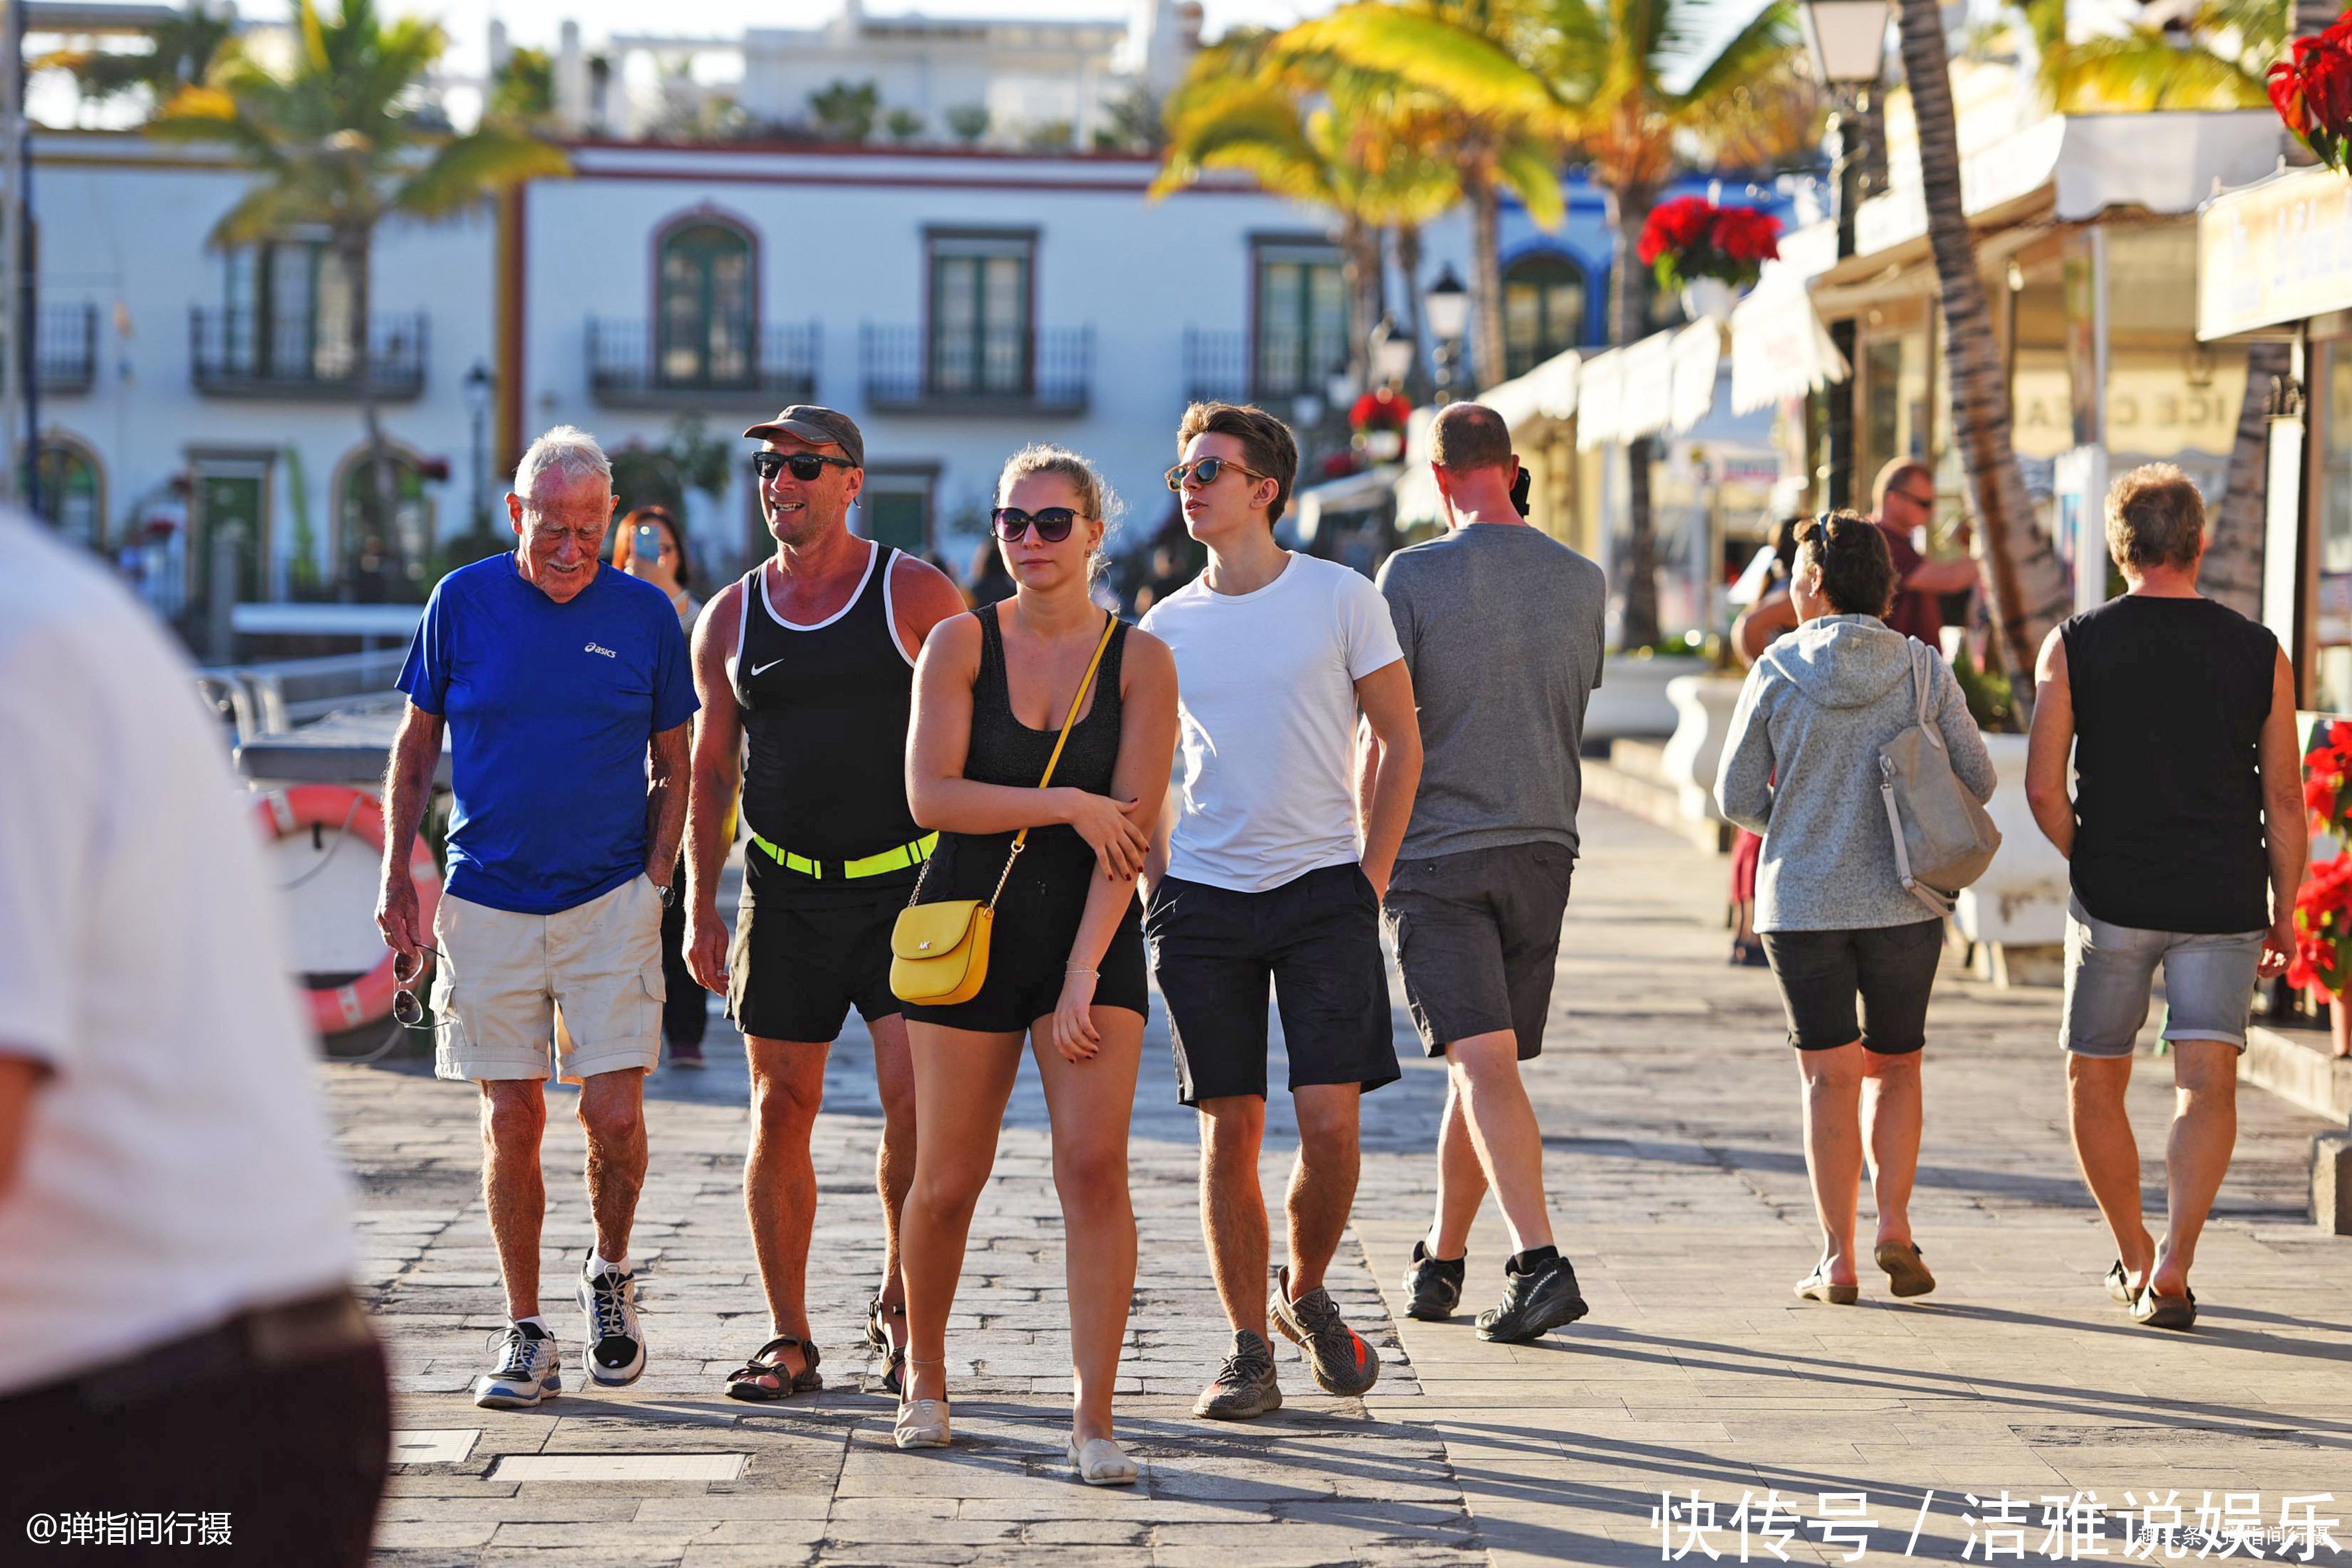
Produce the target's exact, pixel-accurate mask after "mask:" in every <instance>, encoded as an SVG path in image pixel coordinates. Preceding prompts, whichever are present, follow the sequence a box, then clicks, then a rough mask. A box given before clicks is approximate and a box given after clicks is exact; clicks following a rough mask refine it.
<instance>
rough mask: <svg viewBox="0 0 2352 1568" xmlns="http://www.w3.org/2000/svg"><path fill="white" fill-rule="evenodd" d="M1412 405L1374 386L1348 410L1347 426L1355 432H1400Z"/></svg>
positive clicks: (1385, 388) (1381, 387) (1388, 391)
mask: <svg viewBox="0 0 2352 1568" xmlns="http://www.w3.org/2000/svg"><path fill="white" fill-rule="evenodd" d="M1410 413H1412V405H1411V404H1409V403H1407V402H1406V401H1405V400H1404V399H1403V398H1402V397H1399V396H1398V395H1396V394H1395V393H1394V392H1393V391H1391V390H1390V389H1389V388H1388V387H1385V386H1376V387H1374V388H1372V390H1371V391H1370V392H1368V393H1366V394H1364V395H1363V396H1361V397H1359V398H1358V399H1356V405H1355V406H1354V407H1352V408H1350V409H1349V410H1348V424H1349V427H1350V428H1352V429H1356V430H1402V429H1403V428H1404V418H1405V416H1406V415H1408V414H1410Z"/></svg>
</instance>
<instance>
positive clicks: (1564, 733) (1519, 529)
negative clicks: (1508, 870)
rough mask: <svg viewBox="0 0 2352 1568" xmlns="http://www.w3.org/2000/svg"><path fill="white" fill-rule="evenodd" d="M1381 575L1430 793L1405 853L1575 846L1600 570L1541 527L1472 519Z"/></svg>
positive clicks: (1420, 801) (1602, 606)
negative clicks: (1417, 720) (1416, 715)
mask: <svg viewBox="0 0 2352 1568" xmlns="http://www.w3.org/2000/svg"><path fill="white" fill-rule="evenodd" d="M1380 585H1381V593H1382V594H1383V595H1386V596H1387V598H1388V602H1389V614H1390V616H1391V617H1392V618H1393V619H1394V620H1395V622H1396V630H1397V640H1398V642H1399V643H1401V644H1402V645H1403V647H1404V658H1405V665H1406V667H1407V668H1409V669H1410V670H1411V671H1412V694H1413V700H1414V702H1415V704H1416V705H1417V706H1418V707H1419V709H1420V710H1421V744H1422V751H1423V763H1422V768H1421V793H1420V795H1418V796H1416V797H1415V799H1414V801H1413V804H1412V823H1411V825H1410V826H1407V827H1406V829H1405V835H1404V847H1403V850H1402V854H1404V855H1408V856H1412V855H1458V854H1462V853H1464V852H1465V851H1467V850H1472V849H1488V848H1494V847H1499V846H1502V845H1508V844H1564V845H1566V846H1568V847H1570V849H1573V848H1575V847H1576V842H1577V841H1576V807H1577V804H1578V802H1579V800H1580V798H1581V796H1582V795H1583V793H1584V775H1583V772H1582V770H1581V769H1580V767H1579V766H1578V763H1577V747H1578V745H1579V743H1580V742H1582V740H1583V738H1584V709H1585V704H1586V702H1587V701H1588V700H1590V699H1591V695H1592V689H1593V688H1595V687H1597V686H1599V685H1600V684H1601V639H1602V635H1603V633H1602V622H1603V617H1604V616H1605V614H1606V611H1607V605H1608V585H1607V583H1606V580H1605V579H1604V578H1603V576H1602V574H1601V568H1600V567H1598V566H1596V565H1594V564H1593V563H1591V562H1590V561H1588V560H1586V559H1585V558H1584V557H1583V556H1581V555H1579V554H1578V553H1577V552H1575V551H1573V550H1570V548H1568V546H1566V545H1564V544H1562V543H1560V542H1559V541H1558V540H1555V539H1553V538H1551V537H1550V536H1549V535H1548V534H1545V533H1543V532H1540V531H1538V530H1536V529H1533V528H1529V527H1527V526H1524V525H1521V524H1515V523H1503V522H1474V523H1469V524H1466V525H1465V526H1463V527H1461V528H1457V529H1455V530H1454V531H1453V532H1451V533H1448V534H1446V535H1444V537H1442V538H1438V539H1433V540H1431V541H1429V542H1427V543H1424V544H1416V545H1414V546H1412V548H1411V549H1409V550H1400V551H1398V552H1396V553H1395V554H1394V555H1391V556H1390V557H1389V559H1388V563H1387V564H1386V565H1384V566H1382V567H1381V575H1380Z"/></svg>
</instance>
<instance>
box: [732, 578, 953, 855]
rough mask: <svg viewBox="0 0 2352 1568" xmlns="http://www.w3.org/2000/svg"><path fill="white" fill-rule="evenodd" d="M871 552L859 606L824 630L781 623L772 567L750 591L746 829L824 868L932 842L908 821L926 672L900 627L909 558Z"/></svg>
mask: <svg viewBox="0 0 2352 1568" xmlns="http://www.w3.org/2000/svg"><path fill="white" fill-rule="evenodd" d="M869 548H871V550H872V551H873V555H872V558H871V559H870V561H869V562H868V563H867V565H866V576H865V578H864V579H863V580H862V581H861V582H859V584H857V588H856V591H855V592H854V593H852V594H851V595H850V596H849V603H848V604H846V605H843V606H842V607H841V609H840V610H839V611H838V612H837V613H835V615H833V616H828V617H827V618H826V619H824V620H823V621H820V622H818V623H817V624H815V625H814V626H797V625H794V624H793V623H792V622H789V621H786V620H784V619H782V617H781V616H778V615H776V613H775V612H774V610H773V609H772V607H771V606H770V605H769V603H768V593H767V570H768V569H767V566H766V564H765V563H761V565H760V566H758V567H755V568H754V569H753V570H752V571H751V573H750V574H747V575H746V576H745V577H744V579H743V616H742V623H741V634H740V640H738V642H737V643H736V645H735V647H736V652H735V668H734V676H733V684H734V687H735V701H736V705H737V706H738V707H739V708H740V709H741V710H742V713H743V732H744V735H745V738H746V740H747V742H748V747H747V753H748V754H747V755H746V757H745V760H744V764H743V820H744V821H745V822H747V823H749V824H750V825H751V831H752V832H754V833H756V834H758V835H759V836H760V837H762V838H765V839H767V840H768V841H769V842H770V843H772V844H774V845H777V846H779V847H782V848H785V849H790V850H793V851H796V852H797V853H799V854H802V855H805V856H808V857H809V858H812V859H816V860H856V859H859V858H863V857H865V856H867V855H876V854H879V853H881V852H882V851H883V850H885V849H889V848H892V847H896V846H898V845H901V844H911V843H913V842H914V841H915V840H916V839H919V838H920V837H923V830H922V829H921V828H919V827H918V826H915V818H914V816H913V814H912V813H911V812H909V811H908V809H907V726H908V721H909V720H910V719H911V718H912V717H913V716H914V710H915V667H914V663H913V661H912V660H910V659H908V657H907V650H906V647H905V646H904V645H902V644H901V643H900V642H899V641H898V627H897V626H895V625H893V624H892V621H891V616H890V569H891V567H892V565H893V564H894V563H896V560H897V558H898V552H897V551H896V550H893V549H891V548H890V547H888V546H887V545H883V544H875V545H872V546H870V547H869ZM911 876H912V873H911V872H909V873H908V874H907V877H908V878H911ZM885 880H887V879H885ZM902 880H903V879H902Z"/></svg>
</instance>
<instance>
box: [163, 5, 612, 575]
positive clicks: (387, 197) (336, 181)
mask: <svg viewBox="0 0 2352 1568" xmlns="http://www.w3.org/2000/svg"><path fill="white" fill-rule="evenodd" d="M293 19H294V29H293V32H294V36H293V47H292V49H291V50H290V52H289V56H288V58H285V59H284V60H282V61H277V60H265V59H264V58H262V57H261V56H260V55H258V54H257V53H256V52H254V51H252V50H249V49H247V48H246V47H244V46H243V45H242V44H241V43H239V42H237V41H235V40H232V41H231V42H230V43H228V44H226V46H224V47H223V48H222V49H221V51H220V53H219V55H218V56H217V58H215V60H214V62H213V65H212V68H211V69H210V70H209V71H208V72H207V74H206V78H205V81H204V83H203V84H202V85H200V86H194V87H188V88H185V89H182V90H181V91H180V92H179V93H178V94H176V95H175V96H174V97H173V99H172V100H171V101H169V102H168V103H166V104H164V105H163V108H162V110H160V111H159V112H158V113H157V115H156V117H155V118H154V119H153V120H152V121H150V122H149V125H148V130H149V132H151V133H152V134H153V135H156V136H160V137H163V138H167V139H170V140H173V141H182V142H219V143H222V144H225V145H226V146H227V147H228V148H229V149H230V150H231V152H232V153H234V154H235V155H236V158H237V160H238V162H240V163H243V164H245V165H246V166H247V168H248V169H250V170H252V171H253V172H254V174H255V175H256V176H257V177H256V179H255V181H254V183H253V184H252V185H251V186H250V187H249V188H248V189H247V192H246V194H245V195H244V197H243V198H242V199H240V200H239V201H238V202H237V204H236V205H235V206H233V207H231V208H230V209H229V210H228V212H227V213H226V214H225V215H223V216H222V217H221V219H220V221H219V222H218V223H216V224H215V225H214V226H213V232H212V243H213V244H215V245H216V246H223V247H227V246H237V245H249V244H253V243H256V242H257V241H261V240H265V239H268V238H270V237H273V236H277V235H280V234H283V233H285V232H286V231H287V230H288V229H289V228H292V227H294V226H298V225H315V226H319V227H321V228H324V229H325V230H326V232H327V237H328V247H329V250H330V252H331V254H332V256H333V257H334V258H335V259H336V261H337V263H338V264H339V265H340V267H341V269H342V273H343V276H344V277H345V278H346V279H348V280H349V285H350V288H351V291H352V310H351V327H350V331H351V339H350V343H349V348H348V352H349V355H350V363H351V364H352V371H353V374H354V377H355V381H356V389H357V392H358V396H359V404H360V416H361V419H362V423H363V424H364V425H365V426H366V429H367V439H368V465H369V468H370V471H371V474H372V477H373V484H372V485H370V486H369V487H367V488H366V489H364V490H363V491H362V507H363V509H365V511H366V522H367V526H368V527H370V528H371V529H373V530H381V529H383V526H384V525H385V522H386V520H387V519H388V518H389V517H390V515H391V512H392V510H393V486H394V471H393V463H392V460H391V451H390V449H389V447H387V446H386V444H385V442H384V438H383V424H382V421H381V419H380V417H379V415H378V408H377V402H376V395H375V378H374V366H373V359H372V357H371V355H370V353H369V342H368V327H369V315H370V297H371V293H372V289H373V278H372V275H371V270H370V265H369V262H370V257H371V254H372V252H373V246H374V242H375V234H376V230H377V228H378V227H379V226H381V225H382V224H383V222H384V221H385V220H386V219H391V218H405V219H414V220H420V221H433V220H437V219H445V218H450V217H455V216H458V215H460V214H463V213H467V212H469V211H471V210H473V209H474V208H475V207H476V206H477V205H478V204H479V203H480V202H481V200H482V199H483V198H484V197H485V196H486V195H490V194H492V193H494V192H497V191H499V190H503V189H505V188H506V187H508V186H509V185H512V184H517V183H518V182H520V181H523V180H527V179H530V178H533V177H535V176H539V175H556V174H565V173H568V172H569V170H570V167H571V165H570V163H569V161H568V160H567V159H566V158H565V157H564V155H563V153H562V150H561V149H559V148H557V147H555V146H554V145H553V144H551V143H550V142H544V141H541V140H540V139H539V138H538V137H537V136H534V135H532V134H531V133H530V132H528V131H527V130H524V129H521V128H520V127H518V126H515V125H511V124H509V123H506V122H502V121H497V120H486V121H484V122H483V123H482V124H481V125H480V126H478V128H477V129H475V130H474V131H472V132H467V134H465V135H462V136H451V135H447V134H445V133H441V132H437V131H436V130H435V129H434V126H435V125H436V123H437V121H430V120H428V119H426V118H425V113H424V112H423V110H422V109H421V108H420V105H419V102H418V91H417V89H419V88H420V87H421V85H422V84H423V82H424V80H425V76H426V74H427V73H428V72H429V71H430V70H431V69H432V68H433V66H434V65H435V63H436V62H437V61H438V60H439V59H440V58H441V55H442V52H443V51H444V50H445V49H446V47H447V43H448V40H447V37H446V35H444V34H443V32H442V30H441V29H440V27H439V26H436V25H434V24H433V23H430V22H424V21H419V20H416V19H415V18H412V17H404V18H401V19H398V20H395V21H393V22H390V23H386V22H383V21H382V20H380V19H379V18H378V16H377V14H376V10H375V6H374V4H373V0H341V11H340V13H339V14H338V15H337V16H334V17H332V18H329V17H326V16H321V15H320V11H319V9H318V7H317V5H315V4H314V3H313V0H295V8H294V18H293Z"/></svg>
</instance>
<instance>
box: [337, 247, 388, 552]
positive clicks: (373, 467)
mask: <svg viewBox="0 0 2352 1568" xmlns="http://www.w3.org/2000/svg"><path fill="white" fill-rule="evenodd" d="M372 239H373V235H372V234H371V233H370V231H369V230H368V229H367V228H366V227H364V226H359V227H354V228H352V229H348V230H346V231H345V232H344V233H343V234H342V235H341V237H340V242H339V243H338V245H337V246H336V249H337V251H338V252H339V253H340V254H341V258H342V263H343V272H344V276H345V277H347V278H349V279H351V286H352V321H351V328H350V331H351V345H352V347H351V352H352V389H353V391H354V393H355V394H356V395H357V396H358V399H359V405H360V422H361V424H362V426H365V428H366V430H367V443H368V482H367V483H366V484H364V485H362V486H361V487H360V497H361V500H360V507H361V523H360V525H361V526H362V528H364V529H366V530H368V531H370V532H371V533H373V535H374V536H375V538H376V539H377V541H378V542H380V543H381V544H382V546H383V552H384V560H385V562H386V563H387V567H388V569H397V567H398V566H399V565H401V564H404V563H402V562H401V561H400V558H399V555H398V553H397V552H396V550H395V543H396V542H395V541H394V539H393V537H392V530H393V513H394V509H395V508H396V506H397V505H398V500H397V499H396V498H395V496H394V493H393V468H392V448H391V447H390V446H389V445H387V444H386V442H385V441H384V438H383V419H382V418H381V417H380V415H379V410H378V408H377V406H376V396H375V361H374V356H373V355H372V354H371V353H369V352H368V351H369V346H370V345H369V342H368V320H369V316H370V314H371V311H372V309H373V306H372V302H371V299H370V296H371V295H372V293H373V282H374V280H373V278H372V277H371V276H370V270H369V267H368V258H369V253H370V251H371V249H372V248H373V247H372V244H371V241H372ZM341 499H342V498H341V497H340V496H333V497H330V498H329V504H330V505H331V506H339V505H340V503H341ZM346 553H347V554H348V552H346ZM386 587H387V591H389V588H390V584H387V585H386Z"/></svg>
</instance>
